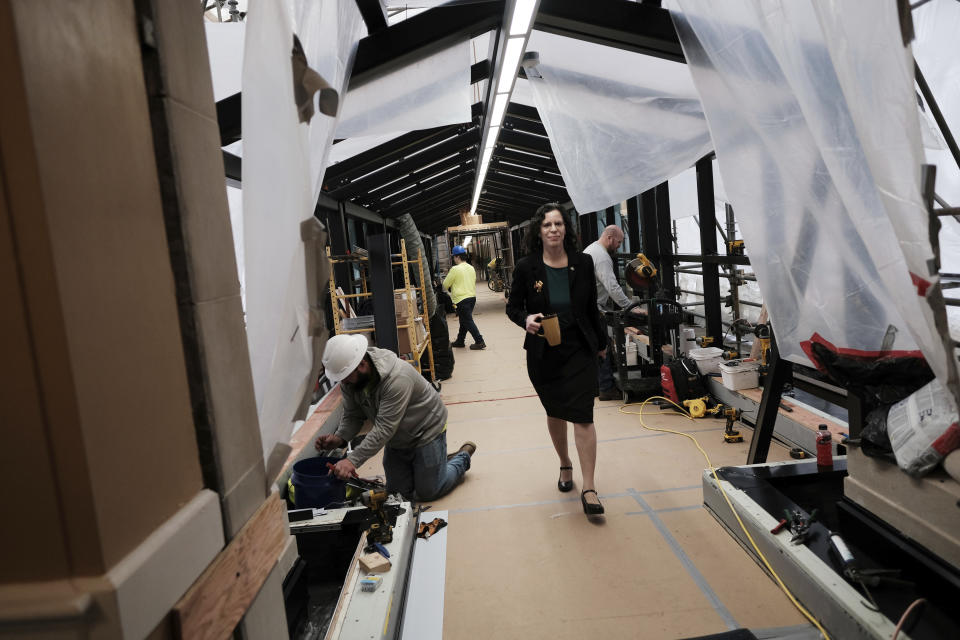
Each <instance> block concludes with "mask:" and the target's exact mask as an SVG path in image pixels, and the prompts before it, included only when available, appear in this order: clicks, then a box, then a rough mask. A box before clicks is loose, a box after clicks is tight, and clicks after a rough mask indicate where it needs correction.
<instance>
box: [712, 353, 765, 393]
mask: <svg viewBox="0 0 960 640" xmlns="http://www.w3.org/2000/svg"><path fill="white" fill-rule="evenodd" d="M759 369H760V364H759V363H758V362H757V361H756V360H729V361H727V362H721V363H720V375H721V376H722V377H723V386H724V387H726V388H727V389H730V391H736V390H737V389H755V388H756V387H759V386H760V372H759Z"/></svg>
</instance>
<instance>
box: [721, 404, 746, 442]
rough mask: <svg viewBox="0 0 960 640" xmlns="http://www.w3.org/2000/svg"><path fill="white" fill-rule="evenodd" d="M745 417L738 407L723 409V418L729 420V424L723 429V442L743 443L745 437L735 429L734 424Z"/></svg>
mask: <svg viewBox="0 0 960 640" xmlns="http://www.w3.org/2000/svg"><path fill="white" fill-rule="evenodd" d="M741 415H743V411H742V410H741V409H737V408H736V407H726V406H725V407H723V417H724V418H726V419H727V424H726V426H725V427H724V429H723V441H724V442H728V443H733V442H743V436H742V435H740V432H739V431H737V430H736V429H734V428H733V423H734V422H736V421H737V420H739V419H740V416H741Z"/></svg>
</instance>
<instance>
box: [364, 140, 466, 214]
mask: <svg viewBox="0 0 960 640" xmlns="http://www.w3.org/2000/svg"><path fill="white" fill-rule="evenodd" d="M473 155H474V154H473V147H467V148H466V149H464V150H463V151H460V152H458V153H456V154H454V155H452V156H450V157H448V158H444V159H443V160H441V161H440V162H436V163H434V164H431V165H430V166H429V167H425V168H423V169H420V170H417V171H412V172H410V173H409V174H407V175H405V176H404V177H403V178H400V179H399V180H395V181H394V182H391V183H390V184H386V185H384V186H382V187H378V188H376V189H371V190H370V191H365V192H363V193H361V194H358V195H357V198H356V200H357V202H379V201H382V200H383V199H384V198H387V197H388V196H390V194H392V193H396V192H397V191H400V190H401V189H405V188H407V187H411V186H413V185H416V184H419V183H424V182H428V181H429V180H430V179H431V178H433V177H434V176H438V175H440V174H441V173H444V172H446V171H449V170H450V169H453V168H455V167H458V166H461V165H466V164H467V163H469V162H470V161H471V160H473Z"/></svg>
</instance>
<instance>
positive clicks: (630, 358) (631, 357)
mask: <svg viewBox="0 0 960 640" xmlns="http://www.w3.org/2000/svg"><path fill="white" fill-rule="evenodd" d="M624 347H625V348H626V351H627V366H628V367H635V366H636V365H637V364H638V362H639V361H638V359H637V343H636V342H634V341H633V340H628V341H627V343H626V344H625V345H624Z"/></svg>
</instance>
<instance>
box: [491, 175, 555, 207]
mask: <svg viewBox="0 0 960 640" xmlns="http://www.w3.org/2000/svg"><path fill="white" fill-rule="evenodd" d="M491 181H492V182H491ZM487 182H489V183H490V184H491V185H493V186H501V187H505V188H506V189H516V190H517V191H518V192H522V193H524V194H528V195H530V196H531V197H534V198H538V197H541V196H547V199H548V200H557V199H564V200H565V199H567V190H566V189H561V188H559V187H552V186H550V185H548V184H543V183H541V182H531V181H529V180H523V179H520V178H514V177H513V176H508V175H504V174H502V173H498V172H496V171H494V172H493V173H490V172H487Z"/></svg>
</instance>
